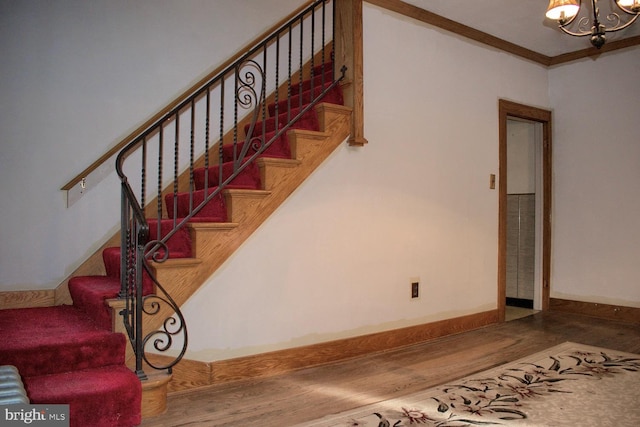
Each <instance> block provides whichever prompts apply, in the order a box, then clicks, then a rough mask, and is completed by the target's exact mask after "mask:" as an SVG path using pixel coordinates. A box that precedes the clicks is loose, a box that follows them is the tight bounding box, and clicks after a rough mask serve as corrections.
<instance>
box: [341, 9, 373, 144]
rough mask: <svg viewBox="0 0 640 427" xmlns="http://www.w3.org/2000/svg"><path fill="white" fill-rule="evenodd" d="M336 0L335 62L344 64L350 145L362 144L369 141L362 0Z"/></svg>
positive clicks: (345, 99)
mask: <svg viewBox="0 0 640 427" xmlns="http://www.w3.org/2000/svg"><path fill="white" fill-rule="evenodd" d="M335 1H336V18H335V19H336V22H335V27H336V32H335V38H336V40H335V45H336V47H335V62H336V66H338V67H341V66H342V64H344V65H346V66H347V72H346V76H345V80H346V82H347V84H345V85H344V86H343V92H344V103H345V105H346V106H347V107H351V108H352V120H351V134H350V136H349V145H356V146H362V145H365V144H366V143H367V142H368V141H367V140H366V138H365V137H364V87H363V82H364V79H363V76H362V72H363V65H362V62H363V48H362V0H335ZM338 71H339V70H336V72H338Z"/></svg>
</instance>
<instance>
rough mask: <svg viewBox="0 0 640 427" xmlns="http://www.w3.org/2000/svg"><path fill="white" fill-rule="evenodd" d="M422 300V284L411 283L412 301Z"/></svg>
mask: <svg viewBox="0 0 640 427" xmlns="http://www.w3.org/2000/svg"><path fill="white" fill-rule="evenodd" d="M414 298H420V282H411V299H414Z"/></svg>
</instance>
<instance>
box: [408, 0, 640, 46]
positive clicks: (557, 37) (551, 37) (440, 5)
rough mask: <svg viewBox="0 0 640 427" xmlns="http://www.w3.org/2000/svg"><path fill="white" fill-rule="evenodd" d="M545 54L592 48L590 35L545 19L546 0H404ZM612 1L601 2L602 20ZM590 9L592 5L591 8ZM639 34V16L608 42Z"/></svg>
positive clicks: (609, 37) (603, 0)
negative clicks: (566, 30) (572, 31)
mask: <svg viewBox="0 0 640 427" xmlns="http://www.w3.org/2000/svg"><path fill="white" fill-rule="evenodd" d="M403 1H404V2H406V3H409V4H412V5H414V6H418V7H420V8H422V9H425V10H428V11H429V12H433V13H435V14H438V15H441V16H444V17H445V18H448V19H451V20H453V21H456V22H459V23H461V24H464V25H467V26H469V27H473V28H475V29H477V30H480V31H483V32H485V33H488V34H491V35H493V36H496V37H498V38H501V39H503V40H506V41H509V42H511V43H515V44H517V45H519V46H522V47H525V48H527V49H530V50H533V51H534V52H537V53H541V54H543V55H546V56H551V57H553V56H557V55H560V54H563V53H568V52H575V51H578V50H582V49H586V48H589V47H591V43H590V42H589V37H571V36H569V35H567V34H564V33H563V32H561V31H560V29H558V26H557V23H555V21H550V20H548V19H546V18H545V16H544V14H545V12H546V10H547V5H548V1H547V0H403ZM609 1H612V0H601V1H600V6H599V7H600V15H601V18H600V21H601V22H606V19H605V18H603V15H606V13H605V12H606V11H607V10H608V6H607V4H608V3H609ZM589 10H590V8H589ZM637 35H640V19H638V21H637V22H635V23H634V24H633V25H631V27H629V28H627V29H625V30H622V31H619V32H615V33H607V42H609V41H613V40H620V39H623V38H628V37H632V36H637Z"/></svg>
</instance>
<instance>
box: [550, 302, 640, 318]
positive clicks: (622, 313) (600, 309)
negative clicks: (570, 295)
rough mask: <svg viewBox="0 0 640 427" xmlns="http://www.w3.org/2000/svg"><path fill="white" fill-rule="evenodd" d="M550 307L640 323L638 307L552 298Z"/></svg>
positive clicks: (555, 309)
mask: <svg viewBox="0 0 640 427" xmlns="http://www.w3.org/2000/svg"><path fill="white" fill-rule="evenodd" d="M549 308H550V309H551V310H552V311H562V312H565V313H573V314H584V315H585V316H591V317H598V318H600V319H607V320H619V321H622V322H627V323H640V308H637V307H626V306H621V305H610V304H600V303H593V302H584V301H573V300H566V299H559V298H551V300H550V306H549Z"/></svg>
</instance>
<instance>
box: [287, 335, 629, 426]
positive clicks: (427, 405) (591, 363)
mask: <svg viewBox="0 0 640 427" xmlns="http://www.w3.org/2000/svg"><path fill="white" fill-rule="evenodd" d="M311 426H313V427H356V426H358V427H359V426H367V427H408V426H437V427H462V426H465V427H466V426H469V427H470V426H528V427H529V426H572V427H573V426H583V427H586V426H598V427H602V426H640V355H637V354H630V353H623V352H619V351H614V350H608V349H604V348H598V347H592V346H586V345H583V344H576V343H571V342H567V343H564V344H560V345H558V346H555V347H551V348H549V349H547V350H545V351H542V352H540V353H536V354H533V355H531V356H528V357H525V358H522V359H520V360H517V361H515V362H511V363H508V364H506V365H501V366H498V367H496V368H493V369H490V370H487V371H483V372H480V373H477V374H474V375H472V376H469V377H466V378H462V379H460V380H457V381H453V382H451V383H449V384H444V385H441V386H438V387H435V388H431V389H428V390H425V391H422V392H418V393H414V394H411V395H408V396H405V397H402V398H397V399H392V400H386V401H383V402H379V403H376V404H372V405H368V406H364V407H361V408H358V409H355V410H351V411H347V412H343V413H341V414H336V415H328V416H326V417H324V418H321V419H318V420H315V421H312V422H308V423H304V424H300V425H299V426H298V427H311Z"/></svg>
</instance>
